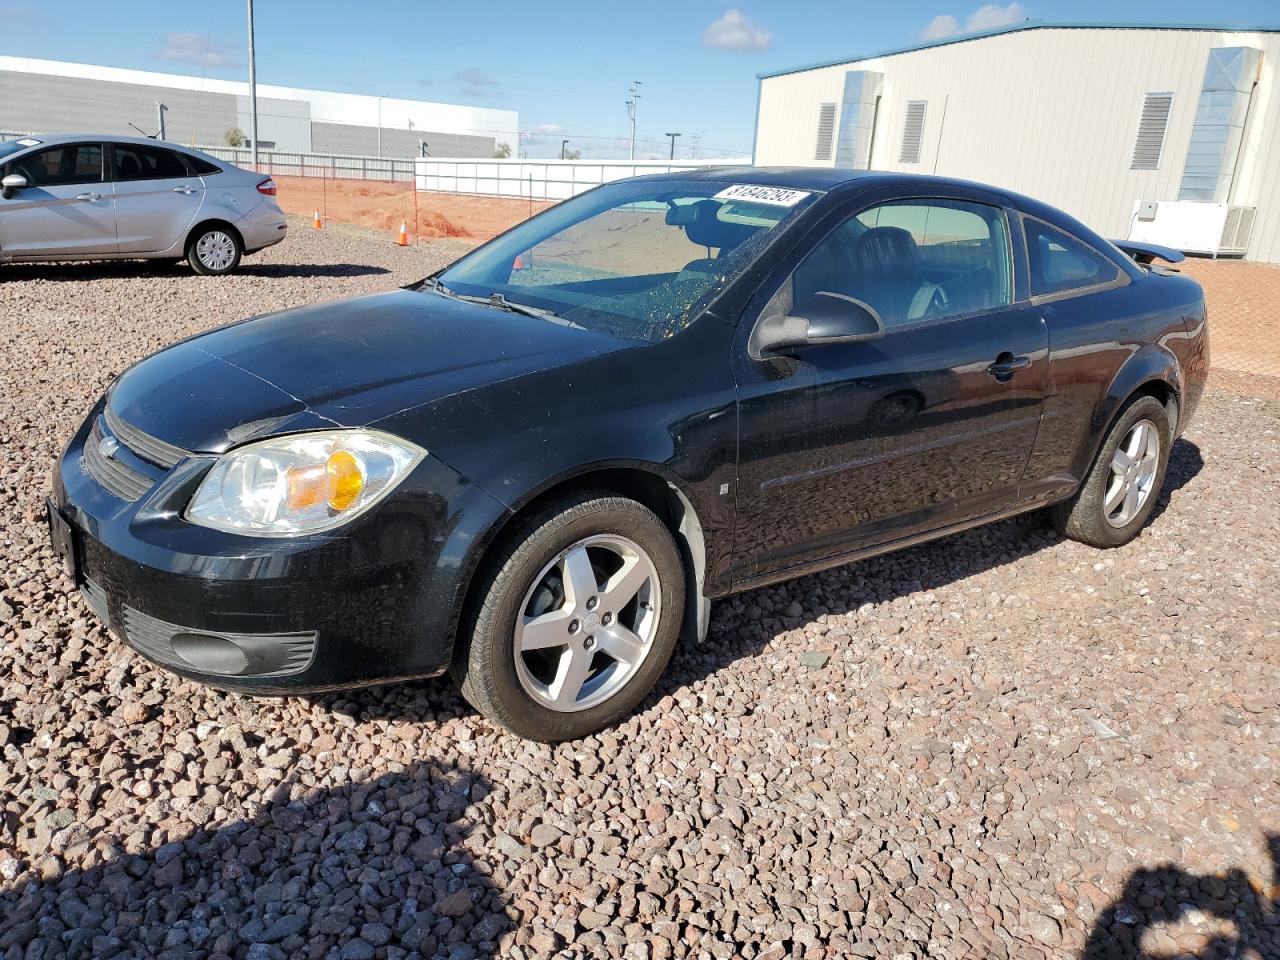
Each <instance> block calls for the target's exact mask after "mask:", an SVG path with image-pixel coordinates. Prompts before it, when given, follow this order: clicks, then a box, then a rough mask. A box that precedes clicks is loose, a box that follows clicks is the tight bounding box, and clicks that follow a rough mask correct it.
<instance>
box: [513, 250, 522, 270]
mask: <svg viewBox="0 0 1280 960" xmlns="http://www.w3.org/2000/svg"><path fill="white" fill-rule="evenodd" d="M511 269H512V270H523V269H524V257H522V256H521V255H520V254H518V253H517V254H516V262H515V263H513V264H512V265H511Z"/></svg>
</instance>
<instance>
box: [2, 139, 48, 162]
mask: <svg viewBox="0 0 1280 960" xmlns="http://www.w3.org/2000/svg"><path fill="white" fill-rule="evenodd" d="M39 144H40V141H39V140H29V139H26V138H24V139H22V140H6V141H4V143H0V160H3V159H4V158H5V157H11V156H13V155H14V154H15V153H17V152H18V151H20V150H26V149H27V148H28V147H34V146H39Z"/></svg>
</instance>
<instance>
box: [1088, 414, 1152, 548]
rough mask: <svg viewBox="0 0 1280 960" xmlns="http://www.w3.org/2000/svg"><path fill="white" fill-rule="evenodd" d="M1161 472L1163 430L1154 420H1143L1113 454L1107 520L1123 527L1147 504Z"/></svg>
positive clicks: (1106, 507) (1108, 487)
mask: <svg viewBox="0 0 1280 960" xmlns="http://www.w3.org/2000/svg"><path fill="white" fill-rule="evenodd" d="M1159 472H1160V432H1159V430H1157V429H1156V425H1155V424H1154V423H1152V422H1151V421H1150V420H1139V421H1138V422H1137V423H1135V424H1134V425H1133V426H1132V427H1130V428H1129V432H1128V433H1126V434H1125V435H1124V439H1123V440H1121V441H1120V446H1118V447H1116V451H1115V453H1113V454H1112V455H1111V479H1110V481H1109V482H1108V484H1107V493H1106V497H1105V498H1104V499H1103V502H1102V505H1103V508H1104V509H1105V510H1106V517H1107V523H1109V524H1111V525H1112V526H1113V527H1123V526H1126V525H1127V524H1128V523H1130V522H1131V521H1132V520H1133V518H1134V517H1136V516H1137V515H1138V514H1139V513H1140V512H1141V511H1142V508H1143V507H1145V506H1146V505H1147V499H1148V498H1149V497H1150V496H1151V490H1152V488H1153V487H1154V485H1155V481H1156V474H1157V473H1159Z"/></svg>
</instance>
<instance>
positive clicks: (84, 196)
mask: <svg viewBox="0 0 1280 960" xmlns="http://www.w3.org/2000/svg"><path fill="white" fill-rule="evenodd" d="M76 199H77V200H89V201H93V200H101V199H102V194H100V193H81V194H77V195H76Z"/></svg>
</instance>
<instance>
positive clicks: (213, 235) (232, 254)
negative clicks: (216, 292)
mask: <svg viewBox="0 0 1280 960" xmlns="http://www.w3.org/2000/svg"><path fill="white" fill-rule="evenodd" d="M243 254H244V244H243V243H241V242H240V237H239V236H237V235H236V232H235V231H234V230H232V229H230V228H229V227H223V226H219V225H218V224H210V225H209V226H205V227H201V228H200V229H199V230H197V231H196V232H195V233H194V234H192V235H191V240H190V242H188V244H187V262H188V263H189V264H191V269H192V270H194V271H195V272H196V273H199V274H202V275H204V276H206V277H220V276H222V275H224V274H227V273H231V272H232V271H233V270H235V269H236V267H238V266H240V257H241V256H242V255H243Z"/></svg>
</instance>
